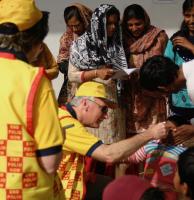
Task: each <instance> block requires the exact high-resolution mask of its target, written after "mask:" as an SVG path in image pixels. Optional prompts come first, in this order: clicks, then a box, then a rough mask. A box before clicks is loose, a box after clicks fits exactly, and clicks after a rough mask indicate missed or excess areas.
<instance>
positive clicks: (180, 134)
mask: <svg viewBox="0 0 194 200" xmlns="http://www.w3.org/2000/svg"><path fill="white" fill-rule="evenodd" d="M64 20H65V23H66V32H65V33H64V34H63V35H62V37H61V39H60V49H59V55H58V58H57V63H55V61H54V58H53V57H52V55H51V53H50V52H49V50H48V48H47V47H46V45H45V44H41V46H40V45H39V46H37V48H39V50H40V54H39V55H37V56H36V60H35V61H36V62H39V65H40V64H41V65H44V66H49V67H48V68H53V70H51V69H50V70H51V71H50V72H49V71H48V75H49V77H50V78H55V77H56V74H57V73H58V71H57V70H58V69H57V65H58V66H59V70H60V72H61V73H63V74H64V83H63V85H62V88H61V91H60V94H59V97H58V103H59V105H60V106H62V105H64V104H66V103H67V102H69V101H70V100H71V98H72V97H73V96H74V94H75V91H76V89H77V88H78V87H79V85H80V84H82V83H83V82H86V81H91V80H94V81H97V82H102V83H105V85H106V90H107V92H108V98H109V99H111V100H113V101H115V102H117V103H118V108H116V109H114V110H110V111H108V118H107V119H105V120H104V121H103V122H102V123H101V125H100V128H99V129H92V128H89V129H90V132H91V133H93V134H94V135H95V136H97V137H98V138H100V139H101V140H102V141H103V142H104V143H105V144H111V143H113V142H117V141H120V140H122V139H124V138H127V137H131V136H132V135H134V134H138V133H141V132H143V131H144V130H145V129H147V128H148V127H149V126H151V125H152V124H156V123H158V122H163V121H165V120H166V121H167V122H168V123H169V124H171V123H173V125H175V126H176V133H174V135H173V136H174V138H173V139H174V143H173V145H179V144H182V145H184V147H189V146H191V145H192V143H193V138H194V126H193V124H192V122H193V120H192V119H193V118H194V105H193V104H192V103H191V101H190V99H189V96H188V94H187V90H186V89H183V90H181V91H180V92H178V93H176V94H171V95H170V96H169V97H167V96H164V95H159V94H157V93H155V92H148V91H146V90H143V89H142V88H141V87H140V85H139V82H138V73H133V74H132V75H130V77H123V78H120V79H114V74H115V72H116V70H118V69H121V70H122V69H127V68H141V66H142V65H143V63H144V62H145V61H146V60H147V59H148V58H151V57H152V56H155V55H164V56H167V57H169V58H170V59H172V60H173V61H174V62H175V63H177V64H179V65H180V64H182V63H183V62H187V61H189V60H191V59H194V1H193V0H185V1H184V3H183V22H182V25H181V27H180V30H179V31H177V32H176V33H174V34H173V36H172V37H170V38H168V35H167V33H166V32H165V30H162V29H161V28H159V27H156V26H154V25H152V24H151V19H150V17H149V15H148V13H147V12H146V10H145V9H144V8H143V7H142V6H141V5H138V4H132V5H129V6H127V7H126V8H125V10H124V13H123V16H121V15H120V12H119V10H118V9H117V8H116V7H115V6H114V5H109V4H102V5H100V6H98V7H97V8H96V9H95V10H94V11H92V10H91V9H90V8H87V7H86V6H84V5H81V4H78V3H76V4H73V5H70V6H69V7H66V8H65V10H64ZM44 56H47V57H49V59H48V58H47V59H45V60H47V62H49V63H46V64H45V63H41V61H43V59H40V57H44ZM35 61H33V62H35ZM33 62H32V63H33ZM36 64H37V63H36ZM47 70H49V69H47ZM168 108H169V110H170V112H168ZM167 144H169V141H167ZM171 144H172V143H171ZM127 167H128V166H127V165H126V164H123V163H119V164H117V165H116V170H115V172H116V176H120V175H123V174H125V173H126V168H127ZM130 170H131V171H130V173H134V170H133V171H132V169H130ZM138 171H139V169H138ZM103 173H104V172H103Z"/></svg>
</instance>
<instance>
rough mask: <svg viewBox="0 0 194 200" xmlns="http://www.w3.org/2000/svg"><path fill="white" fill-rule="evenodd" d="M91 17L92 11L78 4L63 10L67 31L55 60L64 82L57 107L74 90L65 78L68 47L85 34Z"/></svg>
mask: <svg viewBox="0 0 194 200" xmlns="http://www.w3.org/2000/svg"><path fill="white" fill-rule="evenodd" d="M91 16H92V10H90V9H89V8H87V7H86V6H84V5H82V4H79V3H75V4H73V5H71V6H69V7H66V8H65V10H64V19H65V23H66V25H67V30H66V32H65V33H64V34H63V35H62V37H61V39H60V48H59V55H58V58H57V63H58V65H59V70H60V72H61V73H63V74H64V82H63V85H62V88H61V91H60V93H59V97H58V103H59V105H63V104H65V103H66V101H67V100H68V98H71V96H72V95H71V90H73V88H74V85H73V84H71V83H70V82H69V81H68V78H67V71H68V63H69V53H70V52H69V51H70V46H71V44H72V42H73V40H75V39H76V38H78V37H79V36H81V35H82V34H83V33H84V32H85V30H86V29H87V27H88V24H89V22H90V19H91Z"/></svg>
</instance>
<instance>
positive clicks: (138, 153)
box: [122, 146, 146, 163]
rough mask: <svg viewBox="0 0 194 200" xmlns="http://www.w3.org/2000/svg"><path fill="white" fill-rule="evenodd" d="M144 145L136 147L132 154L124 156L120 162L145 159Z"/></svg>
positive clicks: (134, 161)
mask: <svg viewBox="0 0 194 200" xmlns="http://www.w3.org/2000/svg"><path fill="white" fill-rule="evenodd" d="M144 147H145V146H143V147H141V148H140V149H138V150H137V151H136V152H135V153H134V154H132V155H131V156H129V157H127V158H125V159H124V160H123V161H122V162H124V163H140V162H143V161H144V160H145V159H146V152H145V148H144Z"/></svg>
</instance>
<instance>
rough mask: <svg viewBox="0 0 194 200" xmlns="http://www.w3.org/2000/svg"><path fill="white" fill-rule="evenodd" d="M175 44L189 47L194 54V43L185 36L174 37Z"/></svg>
mask: <svg viewBox="0 0 194 200" xmlns="http://www.w3.org/2000/svg"><path fill="white" fill-rule="evenodd" d="M173 45H174V46H182V47H185V48H187V49H189V50H190V51H191V52H192V53H193V54H194V45H193V44H192V43H191V42H189V41H188V40H187V39H186V38H185V37H181V36H177V37H175V38H174V39H173Z"/></svg>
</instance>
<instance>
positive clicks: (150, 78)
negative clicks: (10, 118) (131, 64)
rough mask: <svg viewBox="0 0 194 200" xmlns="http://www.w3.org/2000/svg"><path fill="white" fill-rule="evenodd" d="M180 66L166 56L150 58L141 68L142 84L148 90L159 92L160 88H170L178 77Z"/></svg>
mask: <svg viewBox="0 0 194 200" xmlns="http://www.w3.org/2000/svg"><path fill="white" fill-rule="evenodd" d="M178 70H179V66H178V65H176V64H175V63H174V62H173V61H172V60H170V59H169V58H167V57H164V56H153V57H151V58H149V59H148V60H147V61H146V62H145V63H144V64H143V66H142V67H141V68H140V84H141V86H142V87H143V88H145V89H147V90H152V91H154V90H157V89H158V86H168V85H169V84H171V83H173V82H174V81H175V79H176V77H177V76H178Z"/></svg>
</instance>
